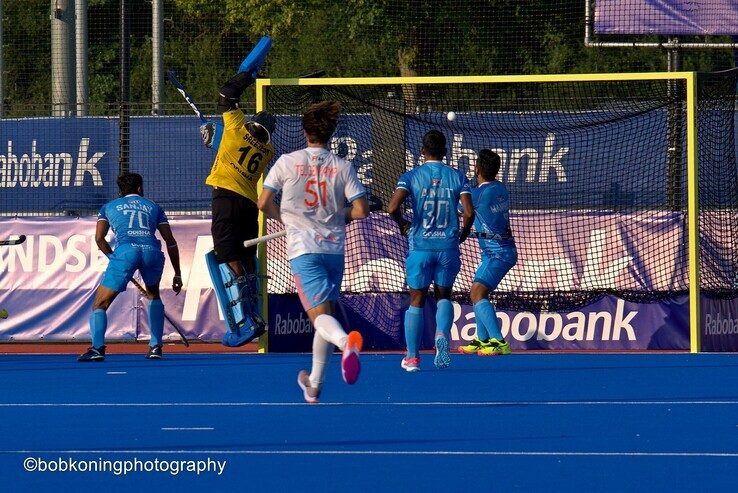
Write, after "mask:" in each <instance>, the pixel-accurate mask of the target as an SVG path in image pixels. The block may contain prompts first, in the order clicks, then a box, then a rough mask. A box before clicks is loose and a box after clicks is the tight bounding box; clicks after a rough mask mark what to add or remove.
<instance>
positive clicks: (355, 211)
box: [344, 195, 369, 223]
mask: <svg viewBox="0 0 738 493" xmlns="http://www.w3.org/2000/svg"><path fill="white" fill-rule="evenodd" d="M344 215H345V216H346V222H347V223H350V222H351V221H354V220H356V219H364V218H365V217H367V216H368V215H369V201H368V200H367V199H366V195H362V196H360V197H358V198H356V199H354V200H353V201H352V202H351V206H350V207H346V209H344Z"/></svg>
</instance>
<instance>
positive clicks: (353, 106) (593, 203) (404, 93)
mask: <svg viewBox="0 0 738 493" xmlns="http://www.w3.org/2000/svg"><path fill="white" fill-rule="evenodd" d="M674 87H677V88H678V90H674ZM408 88H412V90H407V89H408ZM697 98H698V74H697V73H694V72H668V73H666V72H664V73H661V72H658V73H622V74H562V75H513V76H467V77H368V78H321V79H311V78H305V79H297V78H296V79H259V80H257V82H256V103H257V107H256V110H257V111H260V110H269V111H271V112H273V113H274V114H275V115H277V118H278V122H279V123H278V127H277V130H276V132H275V135H274V142H275V147H276V154H277V156H278V155H280V154H282V153H285V152H291V151H294V150H297V149H299V148H302V147H304V144H305V143H304V137H303V136H302V134H301V130H300V124H299V116H300V115H301V113H302V111H304V109H305V108H306V107H307V106H308V105H309V104H310V102H312V101H316V100H319V99H336V100H338V101H339V102H340V103H341V104H342V107H343V112H342V118H341V121H339V128H338V129H337V132H336V134H335V136H334V139H333V141H332V143H331V146H332V150H333V151H334V152H337V153H338V154H339V155H342V156H344V157H345V158H346V159H348V160H350V161H352V163H353V164H354V165H355V166H356V167H357V168H358V169H359V176H360V179H362V181H365V185H367V188H369V189H370V191H371V188H372V186H378V185H376V183H377V182H378V181H379V178H382V183H385V184H386V183H388V180H389V182H391V183H392V184H394V180H396V179H397V178H398V176H394V175H397V174H398V168H397V167H396V166H388V165H387V164H385V163H392V162H393V159H397V160H401V163H402V164H401V167H402V171H404V169H408V168H411V167H413V166H415V165H417V160H418V156H417V151H418V149H419V146H420V136H421V134H422V132H423V131H425V130H427V129H430V128H436V127H437V128H440V129H441V130H442V131H443V132H444V133H446V135H447V139H448V141H449V142H448V147H449V156H448V158H447V159H448V162H449V163H450V164H452V165H453V166H458V167H459V168H460V169H462V168H463V169H464V171H466V172H467V175H468V176H469V178H473V166H474V163H473V161H474V156H475V155H476V154H475V152H478V151H479V149H481V148H484V147H487V148H493V149H495V150H497V151H498V153H500V154H501V158H502V160H503V168H504V169H501V171H500V174H501V175H502V177H501V179H502V181H503V182H505V181H509V182H510V183H509V185H508V187H509V188H510V190H511V202H512V203H511V213H512V214H514V215H515V217H514V218H513V219H512V222H513V231H514V233H515V234H516V239H518V241H519V244H518V248H519V251H520V252H521V257H522V258H523V261H522V265H520V264H521V261H519V265H518V266H516V268H517V270H515V269H514V271H511V273H510V274H509V275H508V277H507V278H506V279H505V280H503V282H502V283H501V285H500V287H499V289H498V290H497V292H496V293H495V294H494V296H495V302H496V303H497V304H498V305H500V306H503V307H507V306H509V307H513V308H516V309H520V310H543V311H545V310H555V309H561V308H562V307H571V306H581V305H583V304H584V303H587V302H588V301H591V300H592V299H595V298H596V297H597V296H602V295H604V294H612V295H615V296H618V297H622V298H624V299H628V300H636V301H650V300H655V299H659V298H664V297H669V296H674V295H680V294H681V295H685V296H688V305H689V331H690V336H689V338H690V351H691V352H699V351H700V349H701V348H700V333H699V328H700V323H701V318H700V293H701V282H700V275H701V259H700V230H699V227H700V224H699V221H700V217H701V216H700V197H699V173H698V143H699V142H698V141H699V136H698V99H697ZM449 111H454V112H455V114H456V115H458V116H457V117H456V118H450V119H449V118H446V116H447V113H448V112H449ZM670 115H672V116H670ZM673 115H677V118H679V119H680V120H681V121H677V122H670V121H667V120H668V119H669V118H674V116H673ZM673 124H675V125H676V128H677V129H678V136H680V137H678V139H677V140H678V141H679V142H676V143H674V142H672V143H671V144H669V142H668V141H669V140H670V138H669V137H668V134H669V133H670V132H671V130H669V129H670V128H672V127H673V126H674V125H673ZM380 126H381V128H380ZM385 127H391V128H385ZM398 136H399V137H398ZM403 141H404V147H403V148H401V149H398V147H399V146H401V145H402V143H403ZM669 145H671V146H672V147H673V146H675V145H676V146H680V149H679V151H680V152H676V153H674V152H672V157H671V159H673V155H677V156H679V159H681V162H680V163H677V164H678V166H677V168H679V170H678V171H679V173H683V175H684V176H683V177H682V179H678V180H676V183H677V184H676V185H674V184H673V183H671V181H672V180H670V179H667V175H668V174H669V173H671V172H672V171H673V170H671V166H670V165H669V164H668V161H669V159H670V157H669V149H668V147H669ZM536 146H538V147H536ZM575 146H578V147H577V148H575ZM377 149H379V150H377ZM673 150H674V149H671V151H673ZM373 151H374V154H373ZM725 152H728V150H726V151H725ZM377 163H382V164H381V167H379V166H377ZM588 166H589V167H591V169H589V170H588V169H587V167H588ZM670 170H671V171H670ZM382 173H385V174H387V175H389V174H391V175H393V176H381V175H382ZM384 187H386V185H382V188H384ZM669 187H672V189H671V190H668V188H669ZM673 187H676V189H674V188H673ZM377 193H378V194H379V191H378V192H377ZM382 193H384V192H382ZM675 193H676V194H682V196H683V197H684V199H683V202H682V203H684V204H686V205H685V206H683V207H682V208H681V209H680V210H677V211H673V210H670V207H673V206H670V202H671V199H670V198H669V197H671V196H672V195H674V194H675ZM677 203H678V202H677ZM378 216H379V217H377V218H376V219H371V220H369V221H368V224H365V223H362V224H359V225H353V224H352V225H351V228H352V229H351V230H350V231H349V235H348V243H347V273H346V277H345V279H344V284H343V286H342V294H345V295H346V296H352V295H357V294H367V293H369V294H371V295H378V294H382V293H386V294H397V293H400V292H403V291H404V289H405V286H404V284H403V282H402V279H404V277H402V276H404V273H403V271H402V260H403V258H402V257H403V255H404V253H406V248H407V247H406V246H403V241H404V239H403V238H401V237H400V236H399V234H394V233H393V232H392V228H393V225H392V224H391V222H390V221H389V220H388V217H386V214H379V215H378ZM382 216H384V217H382ZM600 223H601V224H600ZM260 225H261V228H260V231H261V234H267V233H272V232H274V231H275V230H276V229H275V227H276V226H274V225H272V226H270V224H268V222H267V221H265V220H264V219H263V218H262V220H261V223H260ZM650 232H652V233H650ZM615 233H617V234H619V235H620V236H618V237H617V238H615V236H612V235H613V234H615ZM518 235H519V236H518ZM537 235H538V236H537ZM659 235H662V236H663V238H664V240H663V241H664V242H667V243H668V244H667V243H664V244H661V243H659V242H660V241H662V240H660V239H659V240H658V241H657V240H656V238H661V236H659ZM616 236H617V235H616ZM280 241H282V242H283V241H284V240H283V239H282V240H280ZM375 243H382V245H379V246H377V245H376V244H375ZM684 250H686V251H684ZM267 255H269V259H268V260H269V262H267ZM284 255H285V251H284V245H283V243H277V242H274V243H273V244H265V245H261V246H260V248H259V263H260V266H261V268H262V272H264V273H267V274H268V276H269V281H268V282H266V280H265V282H264V283H263V284H262V289H264V297H263V298H264V300H265V303H264V310H265V318H266V315H267V307H266V300H267V298H268V296H267V292H269V293H291V292H294V286H292V285H291V276H290V275H289V264H288V263H287V262H285V261H284V260H285V259H283V258H280V256H284ZM478 260H479V259H478V251H477V250H476V249H475V248H474V246H473V245H470V244H469V242H467V243H465V244H464V245H462V261H463V262H462V263H463V264H467V263H471V264H472V265H470V266H466V267H462V272H461V273H460V275H459V279H457V283H456V285H455V286H454V297H455V299H457V300H459V301H462V302H463V301H464V300H466V301H467V302H468V287H469V286H470V284H471V280H472V278H473V269H474V268H475V267H476V263H477V262H478ZM595 264H596V265H595ZM398 276H399V277H402V279H400V280H398ZM721 289H722V288H721ZM465 291H466V293H465ZM373 306H374V305H372V307H373ZM362 309H367V310H368V309H370V308H369V307H368V306H367V307H362ZM381 317H389V318H392V316H390V315H389V314H388V313H377V318H381ZM393 320H394V322H392V323H394V324H395V325H397V323H398V321H397V317H396V316H395V317H394V319H393ZM388 324H390V322H388ZM400 324H401V322H400ZM387 330H401V327H399V329H398V328H397V327H389V326H388V328H387ZM262 344H263V345H264V346H263V347H264V349H266V348H267V347H268V345H267V344H268V343H267V342H266V341H263V343H262Z"/></svg>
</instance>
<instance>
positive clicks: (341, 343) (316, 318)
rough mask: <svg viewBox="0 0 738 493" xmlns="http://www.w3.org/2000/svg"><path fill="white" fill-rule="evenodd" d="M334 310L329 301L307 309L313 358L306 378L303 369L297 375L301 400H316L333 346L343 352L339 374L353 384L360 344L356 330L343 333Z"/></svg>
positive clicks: (357, 373) (358, 368)
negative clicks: (301, 394) (301, 391)
mask: <svg viewBox="0 0 738 493" xmlns="http://www.w3.org/2000/svg"><path fill="white" fill-rule="evenodd" d="M334 313H335V310H334V304H333V302H331V301H327V302H325V303H321V304H320V305H318V306H316V307H313V308H311V309H309V310H307V315H308V317H309V318H310V321H311V322H312V323H313V326H314V327H315V334H314V335H313V361H312V369H311V372H310V374H309V375H308V376H307V378H305V376H306V375H307V372H304V371H303V372H300V374H299V375H298V384H299V385H300V388H302V390H303V394H304V397H305V400H306V401H307V402H310V403H313V402H317V399H318V396H319V395H320V388H321V386H322V385H323V381H324V379H325V371H326V369H327V367H328V362H329V361H330V357H331V354H333V347H334V346H336V347H337V348H339V349H340V350H341V351H342V352H343V355H342V356H341V373H342V375H343V379H344V381H345V382H346V383H348V384H353V383H355V382H356V380H358V378H359V373H360V372H361V364H360V363H359V353H360V352H361V349H362V345H363V339H362V337H361V334H360V333H359V332H357V331H352V332H350V333H349V334H346V332H345V331H344V330H343V327H342V326H341V324H340V323H339V322H338V320H336V319H335V317H334V316H333V314H334Z"/></svg>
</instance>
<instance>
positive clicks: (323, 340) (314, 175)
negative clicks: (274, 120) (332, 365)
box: [258, 101, 370, 403]
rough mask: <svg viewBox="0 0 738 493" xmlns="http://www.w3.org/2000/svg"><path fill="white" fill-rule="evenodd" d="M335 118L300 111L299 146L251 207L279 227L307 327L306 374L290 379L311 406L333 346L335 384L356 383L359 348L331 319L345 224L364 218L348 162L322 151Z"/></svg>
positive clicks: (324, 107) (316, 109)
mask: <svg viewBox="0 0 738 493" xmlns="http://www.w3.org/2000/svg"><path fill="white" fill-rule="evenodd" d="M339 113H340V106H339V104H338V103H336V102H334V101H323V102H320V103H317V104H314V105H312V106H311V107H310V108H308V110H307V111H306V112H305V114H304V115H303V117H302V127H303V130H304V132H305V138H306V139H307V142H308V146H307V148H305V149H302V150H299V151H295V152H291V153H289V154H283V155H282V156H281V157H280V158H279V159H278V160H277V162H276V163H274V166H273V167H272V169H271V170H270V171H269V174H268V175H267V177H266V179H265V180H264V190H263V191H262V193H261V195H260V196H259V203H258V206H259V209H261V210H262V211H263V212H264V213H265V214H266V215H267V216H268V217H271V218H273V219H276V220H278V221H281V222H282V223H283V224H284V226H285V229H286V231H287V255H288V257H289V259H290V266H291V267H292V274H293V276H294V278H295V286H296V287H297V292H298V294H299V296H300V301H301V302H302V306H303V307H304V308H305V311H306V312H307V314H308V317H309V318H310V321H311V322H312V323H313V326H314V327H315V336H314V337H313V362H312V363H313V364H312V371H311V372H310V373H308V372H307V371H305V370H303V371H300V372H299V373H298V375H297V383H298V385H299V386H300V388H301V389H302V391H303V396H304V398H305V400H306V401H307V402H309V403H315V402H318V397H319V395H320V391H321V387H322V385H323V380H324V377H325V371H326V368H327V365H328V360H329V358H330V356H331V354H332V353H333V346H334V345H335V346H337V347H338V348H339V349H341V350H342V351H343V357H342V358H341V370H342V374H343V379H344V381H346V383H349V384H352V383H354V382H356V380H357V378H358V377H359V371H360V365H359V352H360V351H361V346H362V344H363V341H362V337H361V334H359V333H358V332H356V331H353V332H351V333H349V334H346V332H345V331H344V330H343V327H341V324H340V323H339V322H338V320H336V319H335V318H334V317H333V313H334V310H335V306H334V303H335V302H336V301H338V296H339V291H340V288H341V281H342V279H343V260H344V244H345V238H346V223H347V222H349V221H352V220H354V219H363V218H365V217H367V215H368V214H369V212H370V210H369V203H368V201H367V197H366V191H365V190H364V186H363V185H362V184H361V182H360V181H359V179H358V177H357V176H356V171H355V170H354V168H353V166H352V165H351V163H349V162H348V161H346V160H344V159H342V158H340V157H338V156H336V155H335V154H333V153H332V152H330V151H329V150H328V149H327V147H328V142H329V140H330V138H331V136H332V135H333V132H334V131H335V129H336V125H337V124H338V116H339ZM278 192H282V199H281V204H280V205H277V203H276V202H275V200H274V199H275V195H276V194H277V193H278ZM347 201H348V202H349V203H350V204H351V205H350V206H349V207H346V206H345V204H346V202H347Z"/></svg>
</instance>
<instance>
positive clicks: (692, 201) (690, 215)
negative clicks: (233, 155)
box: [256, 72, 701, 353]
mask: <svg viewBox="0 0 738 493" xmlns="http://www.w3.org/2000/svg"><path fill="white" fill-rule="evenodd" d="M616 80H618V81H619V80H630V81H635V80H674V81H684V82H685V86H686V93H687V94H686V106H687V107H686V122H687V231H688V241H687V243H688V264H689V274H688V275H689V330H690V352H692V353H697V352H699V351H700V330H699V329H700V323H701V318H700V298H699V295H700V269H699V237H698V231H699V224H698V220H699V214H698V198H699V196H698V187H697V165H698V163H697V135H696V132H697V124H696V122H697V106H696V96H697V74H696V72H646V73H622V74H612V73H604V74H560V75H555V74H552V75H490V76H465V77H347V78H305V79H257V81H256V111H261V110H264V109H266V93H267V90H268V89H269V87H270V86H331V85H334V86H345V85H390V84H392V85H397V84H500V83H508V84H509V83H517V84H532V83H541V82H547V83H557V82H606V81H616ZM262 181H263V178H262V180H260V181H259V185H258V188H259V191H261V186H262ZM259 232H260V233H259V234H260V235H264V234H266V221H265V219H264V217H263V214H262V215H260V216H259ZM258 256H259V268H260V271H261V272H266V244H264V243H262V244H261V245H259V250H258ZM261 290H262V293H263V294H264V296H263V297H262V299H263V306H262V310H263V315H264V319H265V320H268V302H267V298H268V296H267V294H266V280H265V279H264V278H262V284H261ZM267 350H268V334H265V335H263V336H262V337H261V338H260V339H259V351H260V352H265V351H267Z"/></svg>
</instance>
